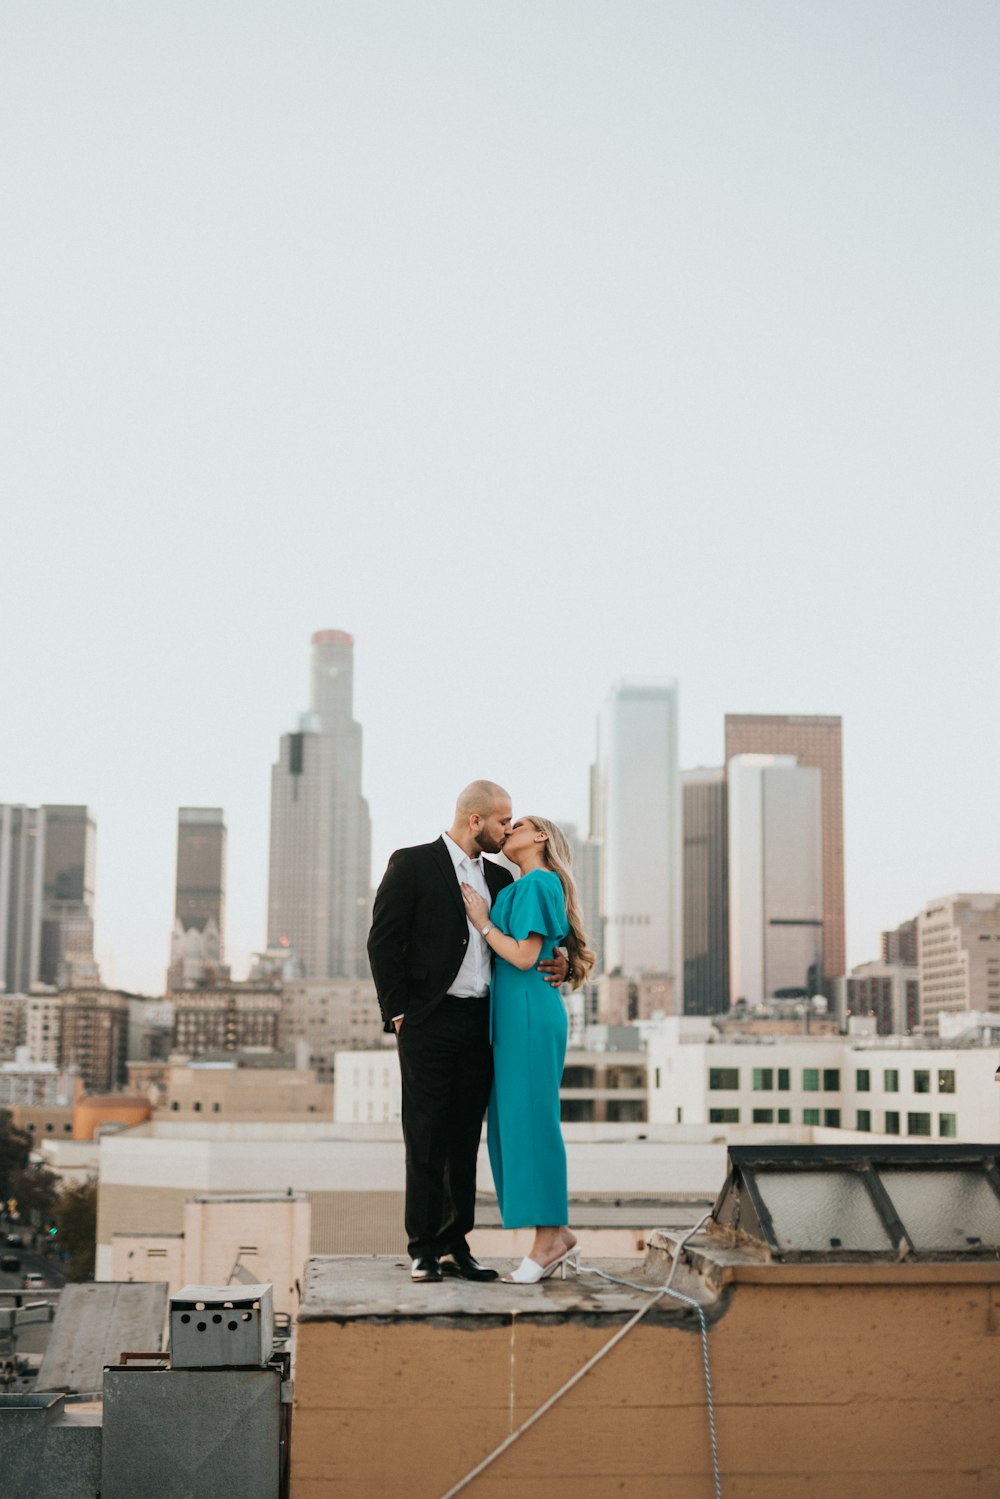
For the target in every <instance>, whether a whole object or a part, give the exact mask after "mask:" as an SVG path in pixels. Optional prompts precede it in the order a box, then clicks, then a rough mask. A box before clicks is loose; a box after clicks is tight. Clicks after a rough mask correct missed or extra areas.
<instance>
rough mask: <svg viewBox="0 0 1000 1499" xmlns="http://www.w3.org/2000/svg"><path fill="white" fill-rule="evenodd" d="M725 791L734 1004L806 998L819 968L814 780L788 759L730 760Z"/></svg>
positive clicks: (811, 771) (818, 814)
mask: <svg viewBox="0 0 1000 1499" xmlns="http://www.w3.org/2000/svg"><path fill="white" fill-rule="evenodd" d="M727 784H728V793H729V989H730V995H731V998H732V1001H733V1003H735V1002H736V1001H737V1000H739V999H745V1000H747V1001H749V1002H750V1003H751V1004H753V1003H757V1002H759V1001H761V1000H765V999H792V998H796V997H802V998H811V997H812V996H813V995H815V994H818V993H819V982H820V977H821V972H822V961H823V859H822V841H823V835H822V787H821V776H820V772H819V771H818V770H817V769H816V768H815V767H811V766H805V765H798V764H796V762H795V758H794V756H792V755H734V756H733V758H732V759H731V760H730V762H729V764H728V766H727Z"/></svg>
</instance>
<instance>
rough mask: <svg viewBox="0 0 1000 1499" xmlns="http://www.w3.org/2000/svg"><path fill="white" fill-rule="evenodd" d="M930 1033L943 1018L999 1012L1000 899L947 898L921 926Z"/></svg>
mask: <svg viewBox="0 0 1000 1499" xmlns="http://www.w3.org/2000/svg"><path fill="white" fill-rule="evenodd" d="M917 940H918V944H919V956H920V1000H921V1008H922V1011H923V1022H924V1026H925V1028H926V1029H928V1030H930V1031H934V1030H936V1029H937V1028H938V1018H939V1016H941V1015H958V1014H962V1013H965V1012H968V1011H971V1010H982V1011H984V1012H992V1013H993V1014H996V1013H998V1012H1000V895H993V894H977V895H946V896H943V897H942V898H941V899H940V900H932V901H931V902H930V903H929V904H928V905H927V906H926V907H925V908H924V910H923V911H921V913H920V916H919V918H918V922H917Z"/></svg>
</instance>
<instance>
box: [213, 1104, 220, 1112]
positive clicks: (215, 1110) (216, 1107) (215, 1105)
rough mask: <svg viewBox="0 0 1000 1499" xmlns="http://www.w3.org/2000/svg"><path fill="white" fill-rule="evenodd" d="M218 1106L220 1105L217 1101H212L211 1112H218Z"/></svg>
mask: <svg viewBox="0 0 1000 1499" xmlns="http://www.w3.org/2000/svg"><path fill="white" fill-rule="evenodd" d="M220 1107H221V1105H220V1104H219V1103H217V1102H216V1103H213V1105H212V1113H213V1114H217V1113H218V1112H219V1108H220Z"/></svg>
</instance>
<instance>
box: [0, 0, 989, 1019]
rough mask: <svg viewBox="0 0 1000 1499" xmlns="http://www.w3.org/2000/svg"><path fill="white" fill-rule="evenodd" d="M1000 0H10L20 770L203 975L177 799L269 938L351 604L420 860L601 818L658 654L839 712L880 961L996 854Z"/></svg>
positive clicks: (257, 937)
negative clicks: (319, 670) (616, 747)
mask: <svg viewBox="0 0 1000 1499" xmlns="http://www.w3.org/2000/svg"><path fill="white" fill-rule="evenodd" d="M998 57H1000V9H998V7H997V6H996V4H994V3H992V0H990V3H977V0H962V3H958V4H956V3H955V0H947V3H940V4H928V3H921V0H901V3H886V0H863V3H862V0H857V3H851V0H835V3H834V0H817V3H812V4H809V5H803V4H801V3H798V0H787V3H774V0H757V3H755V0H738V3H725V4H721V3H705V0H698V3H695V0H690V3H686V4H673V3H666V0H660V3H657V4H640V3H625V0H622V3H615V4H611V3H594V0H565V3H556V0H548V3H546V0H531V3H496V4H493V5H484V4H478V3H473V0H455V3H434V4H419V3H413V0H407V3H403V0H397V3H393V4H383V3H377V0H371V3H363V4H362V3H353V4H335V3H329V0H327V3H318V0H314V3H308V0H280V3H266V4H265V3H260V0H232V3H223V0H214V3H213V0H197V3H166V0H158V3H152V0H134V3H130V4H121V3H114V4H112V3H107V0H93V3H87V0H83V3H80V0H72V3H64V4H56V3H49V0H2V3H0V132H2V137H0V204H2V208H0V214H2V237H0V337H2V346H3V350H4V359H3V366H2V377H0V378H2V389H0V424H2V430H0V480H2V500H3V523H2V533H0V534H2V572H0V800H5V801H26V802H31V803H35V802H40V801H71V802H76V801H80V802H87V803H89V804H90V805H91V806H92V807H93V808H94V811H95V813H96V816H97V820H98V913H97V915H98V945H99V955H100V956H101V958H102V960H103V962H104V966H105V976H106V978H108V979H109V980H110V981H112V982H114V983H116V984H121V985H125V986H131V987H136V988H142V989H146V990H149V991H151V992H155V991H156V990H157V989H159V988H160V987H161V986H162V982H163V974H164V970H165V966H166V962H167V953H168V937H169V928H170V921H171V911H172V905H171V902H172V882H173V861H174V849H175V825H176V809H177V807H178V805H180V804H192V805H198V804H206V805H221V806H223V807H224V808H225V811H226V817H227V821H228V825H229V829H230V867H229V888H230V899H229V931H228V937H229V951H230V956H231V958H232V961H233V964H234V968H235V970H236V971H237V973H242V972H244V971H245V967H246V962H247V959H248V955H249V953H250V951H251V950H252V949H253V948H254V947H256V946H258V945H259V944H260V942H261V941H262V940H263V937H264V912H265V902H266V886H267V823H268V794H269V792H268V788H269V775H270V765H271V762H272V760H273V758H274V755H275V751H276V748H277V741H278V736H279V734H280V733H281V732H283V731H284V730H286V729H288V728H290V727H292V726H294V720H295V715H296V713H297V711H298V710H299V709H300V708H302V707H304V706H305V705H306V691H307V673H308V651H309V635H310V633H311V632H312V631H313V630H314V629H317V628H322V627H338V628H343V629H348V630H351V631H352V632H353V633H354V635H355V637H356V640H357V647H356V682H357V693H356V701H357V714H358V717H359V718H360V720H361V722H362V723H363V725H364V730H365V789H366V793H367V795H368V797H369V800H370V802H371V806H372V814H373V818H374V833H375V864H376V869H375V877H376V879H377V877H378V874H379V873H380V871H381V868H382V866H383V864H384V860H385V857H386V855H387V854H388V852H389V850H390V849H391V848H392V847H393V846H395V845H396V844H397V843H403V842H412V841H416V840H419V839H421V838H424V837H430V836H433V835H434V834H435V833H436V832H437V831H438V830H439V829H440V828H441V827H442V826H443V825H444V824H445V822H446V821H447V819H448V817H449V816H450V812H451V805H452V800H453V796H454V792H455V790H456V789H457V788H458V787H459V786H460V785H461V784H463V783H464V782H465V781H467V780H468V779H470V778H471V777H472V776H474V775H486V776H490V777H494V778H496V779H498V780H501V781H503V782H505V783H506V784H507V785H509V786H510V788H511V790H512V791H513V793H514V798H515V804H516V806H517V807H518V808H520V809H521V810H536V811H540V812H542V813H545V814H549V815H553V816H556V817H560V816H563V817H566V816H568V817H575V818H577V819H578V820H580V821H581V822H582V821H584V819H585V794H586V774H587V765H588V763H589V761H590V759H591V757H592V753H593V743H594V722H595V717H596V713H597V710H598V707H599V705H600V703H601V701H602V699H603V697H604V695H605V693H606V691H607V688H608V686H609V684H610V683H611V682H612V681H613V680H614V679H615V678H616V677H618V676H620V675H623V674H628V675H633V674H638V675H653V676H657V675H658V676H677V677H678V678H679V681H680V690H681V724H682V728H681V748H682V757H683V761H684V763H685V764H688V765H695V764H699V763H701V764H713V763H719V762H720V761H721V756H722V720H723V714H724V713H725V712H726V711H727V710H729V711H738V712H746V711H765V712H766V711H770V712H823V713H841V714H842V715H843V717H844V723H845V774H846V811H847V829H846V832H847V896H848V919H849V956H850V960H851V961H852V962H859V961H863V960H864V959H866V958H869V957H871V956H874V955H875V951H876V944H877V933H878V931H879V930H880V928H882V927H884V926H888V925H894V924H895V923H896V922H898V921H899V920H901V919H903V918H905V917H907V916H909V915H912V914H914V913H915V912H916V910H917V909H918V908H919V907H920V906H921V905H922V904H923V902H924V901H925V900H927V899H928V898H930V897H931V896H933V895H936V894H940V893H943V892H945V891H949V890H952V889H957V888H961V889H992V890H996V889H1000V846H998V837H997V832H998V825H1000V817H998V813H1000V794H998V776H997V769H996V759H997V743H998V739H1000V712H998V685H997V671H996V659H997V637H998V630H997V597H998V594H997V555H998V552H997V545H998V541H1000V536H998V531H1000V519H998V516H1000V506H998V493H997V489H998V486H997V479H998V472H1000V461H998V460H1000V451H998V449H1000V422H998V410H997V405H998V402H997V397H998V389H1000V337H998V333H1000V329H998V321H1000V318H998V291H997V266H998V265H1000V194H998V181H997V177H998V162H1000V91H998V89H997V84H996V79H997V61H998Z"/></svg>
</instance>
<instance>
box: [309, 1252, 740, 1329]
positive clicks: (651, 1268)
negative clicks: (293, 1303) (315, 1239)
mask: <svg viewBox="0 0 1000 1499" xmlns="http://www.w3.org/2000/svg"><path fill="white" fill-rule="evenodd" d="M482 1263H484V1264H487V1265H490V1266H492V1268H493V1269H496V1270H498V1271H499V1272H500V1274H501V1275H505V1274H506V1273H507V1271H508V1270H510V1269H511V1268H512V1267H513V1265H514V1263H515V1261H513V1260H510V1259H503V1260H500V1259H492V1260H489V1259H487V1260H483V1261H482ZM667 1263H668V1264H669V1262H667ZM587 1266H592V1267H595V1268H596V1270H600V1271H603V1272H605V1274H607V1275H609V1276H614V1277H616V1278H617V1279H618V1280H628V1281H633V1282H634V1283H635V1286H636V1288H637V1289H633V1288H632V1287H630V1286H623V1285H618V1284H615V1283H614V1282H613V1281H611V1280H604V1279H602V1277H601V1276H600V1275H598V1274H596V1273H595V1270H594V1269H591V1270H590V1271H589V1272H588V1270H587V1268H586V1267H587ZM666 1274H667V1269H664V1268H663V1264H662V1263H661V1260H660V1257H659V1256H650V1255H648V1254H647V1261H646V1263H643V1262H641V1261H639V1262H636V1263H635V1264H629V1263H627V1262H625V1263H623V1261H621V1260H590V1259H588V1260H586V1261H584V1270H583V1273H581V1274H580V1275H577V1274H576V1273H575V1272H574V1271H572V1270H567V1273H566V1278H565V1280H563V1279H562V1277H561V1276H560V1275H559V1272H558V1271H556V1272H555V1274H553V1275H552V1276H550V1277H549V1278H548V1279H547V1280H543V1281H539V1283H538V1284H537V1285H534V1286H513V1285H505V1284H504V1282H503V1281H502V1280H494V1281H467V1280H458V1279H450V1278H449V1279H446V1280H444V1281H440V1282H437V1283H435V1284H432V1285H427V1284H415V1283H414V1282H413V1281H411V1280H410V1262H409V1260H408V1259H407V1258H405V1257H404V1256H395V1255H366V1256H360V1255H357V1256H355V1255H315V1256H313V1257H312V1258H311V1259H310V1260H309V1261H308V1262H307V1265H306V1275H305V1284H304V1286H303V1296H302V1303H301V1305H300V1307H299V1312H298V1319H297V1320H298V1321H299V1323H312V1322H335V1323H347V1322H363V1321H367V1320H372V1321H385V1320H388V1321H392V1322H410V1321H412V1322H425V1323H430V1324H433V1325H435V1326H439V1327H440V1326H452V1327H461V1326H462V1325H465V1326H469V1325H471V1322H473V1321H474V1322H475V1324H476V1325H477V1326H482V1325H484V1321H485V1323H486V1324H489V1323H490V1322H491V1321H494V1320H495V1321H496V1322H497V1323H504V1324H509V1323H510V1322H511V1321H512V1319H514V1318H515V1317H516V1318H517V1319H518V1320H519V1321H520V1320H523V1319H524V1318H525V1317H527V1318H529V1319H532V1320H535V1319H553V1320H555V1321H556V1322H560V1321H570V1320H576V1319H582V1320H583V1321H585V1322H587V1323H590V1324H591V1325H593V1324H595V1323H601V1322H608V1323H618V1322H620V1321H622V1320H623V1319H625V1318H628V1317H630V1316H631V1315H632V1314H633V1313H634V1312H636V1311H638V1310H639V1309H640V1307H643V1306H645V1305H646V1304H647V1303H648V1301H649V1296H650V1293H653V1294H655V1292H656V1291H658V1290H659V1289H660V1288H661V1287H662V1285H663V1282H664V1281H665V1280H666ZM675 1284H676V1289H677V1290H680V1291H682V1292H683V1294H684V1295H685V1296H688V1297H691V1298H692V1299H693V1300H697V1301H700V1302H702V1303H703V1305H704V1306H705V1311H706V1313H707V1314H708V1315H709V1316H711V1313H712V1311H713V1310H718V1309H719V1307H718V1303H719V1300H720V1290H717V1289H715V1288H711V1287H709V1286H708V1285H707V1284H706V1285H702V1286H700V1287H699V1285H698V1283H697V1281H696V1280H695V1278H694V1277H693V1276H691V1275H685V1277H684V1279H683V1281H681V1280H680V1278H679V1277H678V1278H677V1280H676V1282H675ZM638 1287H642V1288H644V1289H638ZM720 1289H721V1288H720ZM691 1316H692V1310H691V1309H690V1308H689V1307H686V1306H684V1305H682V1304H681V1303H679V1302H677V1301H665V1302H664V1303H663V1304H662V1308H658V1309H657V1311H656V1313H654V1314H651V1317H652V1320H654V1321H659V1320H661V1319H667V1320H669V1321H671V1322H677V1321H685V1320H686V1319H688V1318H689V1317H691Z"/></svg>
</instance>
